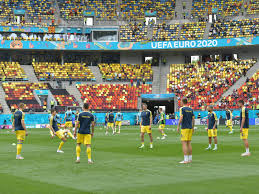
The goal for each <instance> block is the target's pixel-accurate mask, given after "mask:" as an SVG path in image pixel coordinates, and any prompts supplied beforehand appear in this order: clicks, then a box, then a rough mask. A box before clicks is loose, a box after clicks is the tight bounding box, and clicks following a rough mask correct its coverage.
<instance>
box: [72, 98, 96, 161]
mask: <svg viewBox="0 0 259 194" xmlns="http://www.w3.org/2000/svg"><path fill="white" fill-rule="evenodd" d="M94 125H95V120H94V115H93V114H92V113H91V112H90V111H89V104H87V103H84V107H83V112H81V113H80V114H79V115H78V119H77V121H76V126H75V132H74V136H75V137H76V132H77V129H78V128H79V130H78V134H77V145H76V163H80V153H81V144H84V145H86V153H87V157H88V163H89V164H92V163H93V161H92V154H91V139H92V137H93V136H94Z"/></svg>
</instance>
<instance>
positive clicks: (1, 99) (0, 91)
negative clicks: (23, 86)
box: [0, 84, 11, 114]
mask: <svg viewBox="0 0 259 194" xmlns="http://www.w3.org/2000/svg"><path fill="white" fill-rule="evenodd" d="M0 94H1V95H0V104H1V105H2V107H3V111H4V112H3V113H4V114H11V111H10V109H9V106H8V105H7V103H6V101H5V92H4V89H3V87H2V84H0Z"/></svg>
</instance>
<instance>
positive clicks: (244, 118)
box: [238, 100, 251, 156]
mask: <svg viewBox="0 0 259 194" xmlns="http://www.w3.org/2000/svg"><path fill="white" fill-rule="evenodd" d="M244 104H245V103H244V101H243V100H239V101H238V106H239V107H240V108H241V112H240V139H242V140H243V142H244V145H245V148H246V152H245V153H243V154H241V156H250V155H251V153H250V151H249V143H248V130H249V117H248V109H247V108H246V107H245V106H244Z"/></svg>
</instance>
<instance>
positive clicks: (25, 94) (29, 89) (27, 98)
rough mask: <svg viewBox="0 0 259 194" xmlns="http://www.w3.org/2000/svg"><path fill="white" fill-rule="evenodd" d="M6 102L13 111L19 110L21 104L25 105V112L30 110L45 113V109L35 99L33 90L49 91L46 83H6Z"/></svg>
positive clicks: (4, 85) (4, 87)
mask: <svg viewBox="0 0 259 194" xmlns="http://www.w3.org/2000/svg"><path fill="white" fill-rule="evenodd" d="M3 89H4V92H5V99H6V102H7V104H8V106H9V108H10V109H11V110H15V109H17V108H18V104H19V103H24V104H25V109H24V111H25V112H28V111H30V110H32V111H35V112H43V111H44V109H43V107H42V106H40V104H39V103H38V101H37V100H36V99H35V97H34V94H33V90H41V89H48V85H47V84H45V83H21V82H5V83H3Z"/></svg>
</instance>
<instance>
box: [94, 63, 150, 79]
mask: <svg viewBox="0 0 259 194" xmlns="http://www.w3.org/2000/svg"><path fill="white" fill-rule="evenodd" d="M98 66H99V69H100V72H101V73H102V75H103V78H104V79H105V80H108V81H112V80H131V79H132V80H138V79H139V80H143V79H145V80H146V81H150V80H152V79H153V71H152V67H151V64H118V63H115V64H107V63H101V64H99V65H98Z"/></svg>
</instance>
